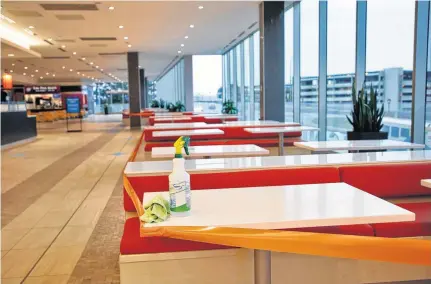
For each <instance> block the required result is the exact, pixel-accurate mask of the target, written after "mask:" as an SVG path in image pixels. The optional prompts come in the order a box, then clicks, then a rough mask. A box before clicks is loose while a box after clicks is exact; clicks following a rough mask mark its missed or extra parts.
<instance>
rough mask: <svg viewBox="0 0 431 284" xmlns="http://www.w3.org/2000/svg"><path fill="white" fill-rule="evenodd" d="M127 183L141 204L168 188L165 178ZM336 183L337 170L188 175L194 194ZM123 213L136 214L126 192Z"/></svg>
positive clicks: (152, 177) (154, 177) (139, 178)
mask: <svg viewBox="0 0 431 284" xmlns="http://www.w3.org/2000/svg"><path fill="white" fill-rule="evenodd" d="M129 181H130V183H131V185H132V186H133V188H134V190H135V192H136V194H137V195H138V197H139V198H140V199H141V201H142V197H143V195H144V192H154V191H165V190H167V189H168V187H169V184H168V176H145V177H129ZM339 181H340V178H339V173H338V169H337V168H335V167H322V168H296V169H295V168H290V169H274V170H254V171H239V172H228V173H207V174H191V175H190V183H191V187H192V189H193V190H199V189H216V188H237V187H251V186H276V185H294V184H313V183H331V182H339ZM124 210H126V211H130V212H134V211H135V207H134V206H133V203H132V200H131V199H130V198H129V196H128V195H127V192H126V191H125V190H124Z"/></svg>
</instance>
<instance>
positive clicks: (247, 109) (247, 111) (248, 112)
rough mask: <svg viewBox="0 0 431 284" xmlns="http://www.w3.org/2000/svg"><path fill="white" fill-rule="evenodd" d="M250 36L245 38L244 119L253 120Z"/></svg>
mask: <svg viewBox="0 0 431 284" xmlns="http://www.w3.org/2000/svg"><path fill="white" fill-rule="evenodd" d="M250 60H252V58H251V56H250V38H247V39H246V40H244V120H251V119H252V113H253V109H252V106H253V104H251V103H250V97H251V95H250V94H251V90H252V88H251V86H250Z"/></svg>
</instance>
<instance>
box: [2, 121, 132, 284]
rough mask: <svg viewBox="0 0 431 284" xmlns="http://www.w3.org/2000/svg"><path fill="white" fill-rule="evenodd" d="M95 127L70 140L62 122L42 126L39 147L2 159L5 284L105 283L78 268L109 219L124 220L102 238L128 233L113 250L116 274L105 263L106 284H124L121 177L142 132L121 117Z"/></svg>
mask: <svg viewBox="0 0 431 284" xmlns="http://www.w3.org/2000/svg"><path fill="white" fill-rule="evenodd" d="M115 118H117V120H116V119H115ZM90 121H91V122H90ZM90 121H89V122H84V127H83V128H84V131H83V132H81V133H67V132H65V131H64V125H62V124H61V123H53V124H42V125H39V127H38V128H39V130H38V131H39V135H38V139H37V140H36V141H35V142H32V143H29V144H26V145H23V146H19V147H16V148H12V149H9V150H5V151H3V152H2V221H3V222H2V231H1V238H2V246H1V252H2V254H1V258H2V260H1V261H2V273H1V280H2V281H1V283H6V284H7V283H56V284H57V283H67V282H68V281H69V278H70V280H71V281H73V283H96V282H97V281H96V279H101V278H100V276H98V277H96V278H94V277H95V276H94V275H93V276H92V275H91V274H89V273H87V271H85V274H83V273H80V270H79V269H78V268H79V267H76V269H75V266H76V265H77V263H78V262H82V261H80V259H81V258H83V257H82V256H83V255H82V254H83V252H87V251H88V249H87V247H89V246H88V243H89V240H90V241H91V240H93V241H94V240H95V239H96V240H99V239H100V234H98V236H94V237H91V236H92V234H93V235H94V233H95V230H100V225H99V224H98V223H99V221H100V217H101V216H102V213H103V214H105V215H106V214H108V215H109V216H115V217H116V218H115V220H111V222H109V218H108V219H106V220H107V221H108V222H106V220H105V221H103V222H101V225H102V227H103V228H104V229H103V234H102V235H106V236H108V238H109V237H110V236H112V235H113V234H112V233H111V232H112V231H113V228H114V231H118V230H120V233H116V238H115V244H114V243H112V244H111V245H110V247H112V250H106V251H108V253H109V254H110V259H108V260H107V261H106V263H110V266H109V269H110V270H109V272H106V266H104V265H103V263H101V262H99V263H97V265H98V266H100V267H101V268H103V267H105V269H104V274H103V275H104V276H103V277H104V278H103V279H104V280H103V281H101V282H100V283H118V281H119V277H118V267H115V265H112V264H113V263H116V262H117V261H118V246H119V237H121V230H122V218H123V216H124V215H123V214H122V212H121V211H120V210H119V208H118V205H120V206H121V200H120V199H121V179H120V177H121V173H122V170H123V167H124V165H125V162H126V161H127V158H128V156H129V154H130V153H131V151H132V150H133V147H134V145H135V143H136V141H137V138H138V137H139V132H135V133H134V132H130V130H127V129H125V128H124V127H122V126H121V125H120V122H121V121H120V117H119V116H117V117H110V118H109V119H108V120H106V119H104V118H97V117H96V118H92V119H90ZM104 121H107V122H104ZM118 153H121V155H119V154H118ZM114 190H115V192H116V193H115V194H114V195H112V193H113V191H114ZM111 195H112V197H111ZM110 199H111V200H110ZM108 201H109V203H108ZM107 204H108V206H107ZM109 204H110V205H109ZM112 205H115V206H114V207H115V208H112V210H110V208H111V207H112ZM108 211H112V212H108ZM114 211H115V212H114ZM113 212H114V214H113ZM98 245H99V248H95V247H94V246H91V247H92V248H95V249H99V252H100V251H102V250H101V249H100V248H102V247H105V248H106V246H105V242H104V241H103V240H102V242H101V241H100V240H99V244H98ZM105 255H106V253H105ZM87 259H88V258H87ZM99 260H102V262H103V259H99ZM113 260H115V262H113ZM87 268H91V267H87ZM74 269H75V271H76V272H77V273H74ZM93 270H94V269H93ZM72 273H74V276H73V277H71V275H72ZM99 275H100V274H99ZM92 277H93V278H94V279H93V280H92Z"/></svg>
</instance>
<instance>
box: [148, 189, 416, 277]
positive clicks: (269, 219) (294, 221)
mask: <svg viewBox="0 0 431 284" xmlns="http://www.w3.org/2000/svg"><path fill="white" fill-rule="evenodd" d="M158 194H162V195H163V196H164V197H165V198H166V199H167V200H169V199H168V198H169V196H168V191H167V189H166V191H164V192H148V193H145V194H144V203H145V202H147V201H148V200H151V198H153V197H155V196H156V195H158ZM256 208H258V210H256ZM414 220H415V214H414V213H412V212H409V211H407V210H405V209H403V208H400V207H398V206H396V205H394V204H392V203H389V202H387V201H385V200H383V199H380V198H378V197H375V196H373V195H371V194H368V193H366V192H364V191H362V190H360V189H357V188H355V187H352V186H350V185H348V184H345V183H328V184H311V185H290V186H268V187H248V188H229V189H210V190H193V191H192V211H191V214H190V216H187V217H174V216H171V217H170V218H169V219H168V220H167V221H165V222H161V223H155V224H145V225H144V226H145V227H157V226H209V227H210V226H216V227H234V228H253V229H289V228H305V227H324V226H341V225H355V224H369V223H374V224H375V223H389V222H407V221H414ZM254 263H255V284H263V283H264V284H269V283H271V254H270V252H269V251H261V250H255V262H254Z"/></svg>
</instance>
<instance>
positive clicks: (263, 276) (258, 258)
mask: <svg viewBox="0 0 431 284" xmlns="http://www.w3.org/2000/svg"><path fill="white" fill-rule="evenodd" d="M254 283H255V284H271V252H270V251H267V250H260V249H257V250H254Z"/></svg>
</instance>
